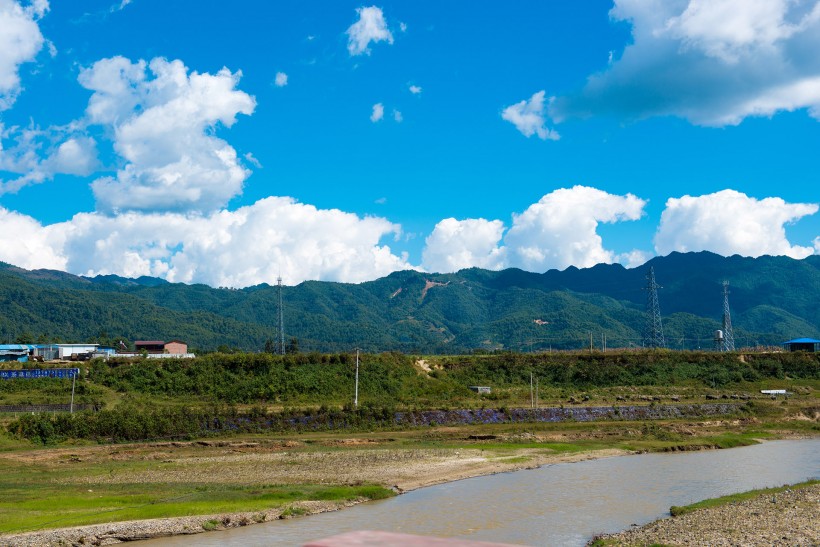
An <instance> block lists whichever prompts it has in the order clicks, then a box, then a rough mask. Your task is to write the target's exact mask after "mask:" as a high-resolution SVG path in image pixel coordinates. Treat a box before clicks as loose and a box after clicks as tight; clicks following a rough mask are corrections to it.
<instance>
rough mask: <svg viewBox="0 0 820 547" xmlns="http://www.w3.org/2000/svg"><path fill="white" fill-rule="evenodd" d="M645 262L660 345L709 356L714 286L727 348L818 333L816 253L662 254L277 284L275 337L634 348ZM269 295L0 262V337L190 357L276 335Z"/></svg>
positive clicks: (416, 347)
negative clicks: (121, 344)
mask: <svg viewBox="0 0 820 547" xmlns="http://www.w3.org/2000/svg"><path fill="white" fill-rule="evenodd" d="M650 265H651V266H654V268H655V275H656V278H657V282H658V283H659V284H660V285H661V286H662V289H660V291H659V298H660V307H661V313H662V315H663V325H664V332H665V334H666V339H667V343H668V345H669V346H670V347H673V348H696V347H702V348H709V347H711V338H712V333H713V331H714V330H715V329H717V328H719V326H720V319H721V316H722V311H723V289H722V282H723V281H724V280H727V281H729V283H730V290H731V293H730V304H731V310H732V321H733V324H734V329H735V339H736V341H737V345H738V346H747V345H755V344H779V343H780V342H783V341H785V340H788V339H790V338H795V337H802V336H810V337H820V310H819V309H818V304H820V256H810V257H808V258H806V259H804V260H794V259H791V258H786V257H771V256H765V257H760V258H743V257H739V256H733V257H728V258H725V257H721V256H718V255H715V254H712V253H708V252H701V253H687V254H681V253H672V254H671V255H669V256H666V257H657V258H653V259H652V260H651V261H649V262H648V263H647V264H646V265H645V266H642V267H639V268H634V269H626V268H624V267H623V266H621V265H617V264H612V265H603V264H602V265H598V266H595V267H592V268H587V269H578V268H574V267H570V268H567V269H566V270H563V271H557V270H550V271H548V272H546V273H544V274H538V273H530V272H524V271H521V270H517V269H508V270H504V271H500V272H493V271H487V270H480V269H476V268H473V269H468V270H462V271H461V272H458V273H455V274H426V273H419V272H414V271H405V272H396V273H393V274H391V275H388V276H387V277H384V278H381V279H377V280H375V281H370V282H366V283H361V284H345V283H331V282H318V281H308V282H304V283H301V284H299V285H297V286H295V287H285V288H284V290H283V298H284V317H285V337H286V339H287V340H288V341H290V340H291V339H293V338H295V339H296V340H297V341H298V346H299V349H300V350H302V351H314V350H315V351H345V350H349V349H351V348H354V347H360V348H362V349H363V350H365V351H390V350H397V351H405V352H414V353H415V352H418V353H450V352H465V351H471V350H474V349H487V350H494V349H512V350H538V349H547V348H549V347H552V348H563V349H569V348H582V347H588V346H589V343H590V338H592V340H593V343H594V344H595V346H596V347H600V346H601V344H602V343H603V337H604V336H605V337H606V343H607V346H608V347H630V346H640V344H641V332H642V329H643V325H644V322H645V314H644V303H645V301H646V291H645V290H644V287H645V285H646V273H647V271H648V268H649V266H650ZM277 301H278V294H277V289H276V287H271V286H269V285H264V284H263V285H259V286H255V287H248V288H245V289H240V290H236V289H216V288H211V287H208V286H205V285H185V284H180V283H168V282H166V281H163V280H160V279H155V278H149V277H142V278H138V279H126V278H122V277H118V276H98V277H95V278H85V277H79V276H74V275H71V274H67V273H64V272H58V271H52V270H34V271H28V270H24V269H21V268H16V267H14V266H10V265H7V264H2V263H0V304H1V305H2V311H0V340H2V342H7V341H15V340H20V341H67V342H68V341H73V342H77V341H99V342H102V343H107V342H112V341H115V340H119V339H125V340H131V341H133V340H135V339H164V340H170V339H172V338H179V339H182V340H185V341H187V342H188V343H189V344H190V346H191V347H192V348H194V349H195V350H199V351H202V350H211V349H216V348H218V347H220V346H226V347H229V348H239V349H244V350H262V349H263V348H264V347H265V343H266V341H268V340H271V339H274V340H275V339H276V338H277V330H276V318H277V313H278V312H277Z"/></svg>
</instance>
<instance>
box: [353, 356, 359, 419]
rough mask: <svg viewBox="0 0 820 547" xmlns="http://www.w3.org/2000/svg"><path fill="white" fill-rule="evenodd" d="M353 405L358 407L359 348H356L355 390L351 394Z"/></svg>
mask: <svg viewBox="0 0 820 547" xmlns="http://www.w3.org/2000/svg"><path fill="white" fill-rule="evenodd" d="M353 406H354V407H355V408H359V350H358V349H356V390H355V392H354V395H353Z"/></svg>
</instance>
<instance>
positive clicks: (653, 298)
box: [643, 266, 666, 348]
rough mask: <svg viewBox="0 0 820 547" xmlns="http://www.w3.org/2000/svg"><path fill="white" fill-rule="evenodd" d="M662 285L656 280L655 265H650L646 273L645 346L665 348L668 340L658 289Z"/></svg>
mask: <svg viewBox="0 0 820 547" xmlns="http://www.w3.org/2000/svg"><path fill="white" fill-rule="evenodd" d="M660 288H661V286H660V285H658V284H657V283H656V282H655V267H654V266H650V267H649V273H648V274H646V287H645V288H644V289H645V290H646V291H647V294H646V326H645V327H644V334H643V345H644V347H645V348H665V347H666V340H665V339H664V337H663V324H662V323H661V307H660V304H659V303H658V289H660Z"/></svg>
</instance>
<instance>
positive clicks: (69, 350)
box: [57, 344, 100, 359]
mask: <svg viewBox="0 0 820 547" xmlns="http://www.w3.org/2000/svg"><path fill="white" fill-rule="evenodd" d="M99 347H100V345H99V344H57V357H58V358H59V359H71V356H72V355H77V354H78V353H94V352H95V351H97V348H99Z"/></svg>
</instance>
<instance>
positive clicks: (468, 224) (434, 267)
mask: <svg viewBox="0 0 820 547" xmlns="http://www.w3.org/2000/svg"><path fill="white" fill-rule="evenodd" d="M503 234H504V223H503V222H501V221H500V220H486V219H483V218H470V219H466V220H456V219H454V218H446V219H444V220H442V221H441V222H439V223H438V224H436V227H435V228H434V229H433V232H432V233H431V234H430V235H429V236H427V239H426V240H425V247H424V251H423V253H422V265H423V266H424V268H425V269H426V270H429V271H433V272H457V271H458V270H461V269H464V268H471V267H478V268H486V269H488V270H499V269H501V268H503V267H504V265H505V250H504V249H503V248H501V247H499V242H500V241H501V238H502V237H503Z"/></svg>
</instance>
